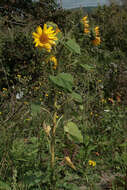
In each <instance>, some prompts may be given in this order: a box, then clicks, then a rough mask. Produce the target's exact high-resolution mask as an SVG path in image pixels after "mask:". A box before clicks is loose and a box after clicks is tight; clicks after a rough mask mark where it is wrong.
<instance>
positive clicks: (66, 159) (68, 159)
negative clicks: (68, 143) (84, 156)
mask: <svg viewBox="0 0 127 190" xmlns="http://www.w3.org/2000/svg"><path fill="white" fill-rule="evenodd" d="M65 161H66V164H67V165H68V166H70V167H71V168H72V169H74V170H76V167H75V166H74V164H73V163H72V161H71V159H70V158H69V156H66V157H65Z"/></svg>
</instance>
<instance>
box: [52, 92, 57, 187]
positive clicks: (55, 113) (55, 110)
mask: <svg viewBox="0 0 127 190" xmlns="http://www.w3.org/2000/svg"><path fill="white" fill-rule="evenodd" d="M56 108H57V96H56V94H55V98H54V115H53V126H52V135H51V169H52V174H51V181H52V189H53V190H54V189H55V175H54V167H55V135H56V124H57V122H56V116H57V109H56Z"/></svg>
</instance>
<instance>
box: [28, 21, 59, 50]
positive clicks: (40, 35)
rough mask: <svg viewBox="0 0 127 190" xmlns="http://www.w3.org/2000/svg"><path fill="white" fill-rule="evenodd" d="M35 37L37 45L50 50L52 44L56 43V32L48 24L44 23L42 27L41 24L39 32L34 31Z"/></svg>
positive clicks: (38, 28)
mask: <svg viewBox="0 0 127 190" xmlns="http://www.w3.org/2000/svg"><path fill="white" fill-rule="evenodd" d="M32 34H33V38H34V43H35V47H40V48H44V49H46V50H47V51H48V52H50V51H51V49H52V46H53V45H56V42H55V41H56V40H58V39H57V37H56V32H55V31H54V30H53V27H52V26H50V27H47V24H44V28H43V29H42V28H41V27H40V26H38V27H37V33H35V32H33V33H32Z"/></svg>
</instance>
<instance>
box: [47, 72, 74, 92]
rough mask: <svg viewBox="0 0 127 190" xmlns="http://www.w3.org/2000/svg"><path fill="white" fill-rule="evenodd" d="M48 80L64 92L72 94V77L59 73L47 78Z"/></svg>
mask: <svg viewBox="0 0 127 190" xmlns="http://www.w3.org/2000/svg"><path fill="white" fill-rule="evenodd" d="M49 78H50V80H51V81H52V82H53V83H54V84H55V85H57V86H58V87H61V88H63V89H64V90H66V91H69V92H72V87H73V77H72V75H70V74H68V73H60V74H58V75H57V76H49Z"/></svg>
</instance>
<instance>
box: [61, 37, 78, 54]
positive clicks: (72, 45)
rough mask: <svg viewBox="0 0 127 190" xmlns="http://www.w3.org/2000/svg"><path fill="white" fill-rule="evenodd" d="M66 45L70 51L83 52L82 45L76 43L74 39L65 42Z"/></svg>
mask: <svg viewBox="0 0 127 190" xmlns="http://www.w3.org/2000/svg"><path fill="white" fill-rule="evenodd" d="M64 45H65V47H67V48H68V49H69V50H70V51H72V52H74V53H77V54H81V51H80V46H79V45H78V44H77V43H76V41H75V40H74V39H69V40H68V41H67V42H65V44H64Z"/></svg>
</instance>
